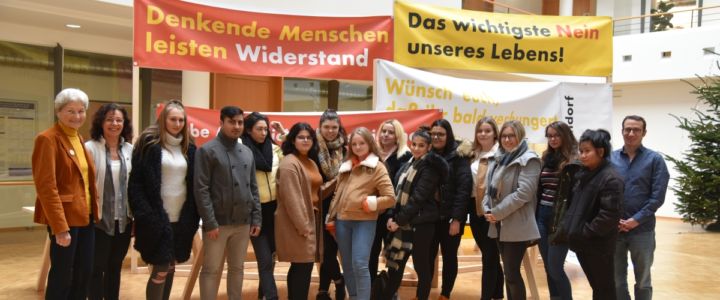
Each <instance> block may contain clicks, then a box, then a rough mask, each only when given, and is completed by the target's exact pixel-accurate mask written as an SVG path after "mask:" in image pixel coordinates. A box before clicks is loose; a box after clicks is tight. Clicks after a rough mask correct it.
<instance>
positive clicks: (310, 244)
mask: <svg viewBox="0 0 720 300" xmlns="http://www.w3.org/2000/svg"><path fill="white" fill-rule="evenodd" d="M282 150H283V155H285V158H283V160H282V161H280V167H279V168H278V171H277V181H276V182H277V194H278V195H277V203H278V206H277V210H276V212H275V244H276V245H275V246H276V251H277V255H278V260H279V261H285V262H290V270H288V275H287V285H288V299H292V300H297V299H307V296H308V289H309V288H310V274H311V273H312V268H313V263H314V262H320V260H321V257H322V227H321V225H322V221H321V215H322V214H321V212H320V209H321V207H322V206H321V204H320V199H322V198H321V189H322V185H323V180H322V176H321V175H320V170H319V168H318V166H317V164H315V162H314V161H313V160H312V159H311V157H313V155H317V138H316V136H315V131H314V130H313V129H312V127H310V124H308V123H297V124H295V125H293V127H292V128H290V133H288V134H287V137H286V138H285V141H284V142H283V144H282Z"/></svg>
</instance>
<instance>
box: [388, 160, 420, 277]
mask: <svg viewBox="0 0 720 300" xmlns="http://www.w3.org/2000/svg"><path fill="white" fill-rule="evenodd" d="M426 156H427V154H425V155H423V157H421V158H420V159H418V160H416V161H411V162H410V163H408V164H407V167H406V169H405V170H402V173H401V174H400V178H399V179H398V186H397V188H396V189H395V195H397V197H396V198H397V199H398V205H399V206H400V209H402V207H404V206H405V205H407V203H408V200H409V199H410V192H411V188H412V185H413V184H412V183H413V180H414V179H415V175H416V174H417V166H418V164H419V163H420V162H421V161H423V159H425V157H426ZM390 235H391V240H390V243H389V244H388V245H387V246H385V253H384V255H385V260H386V261H385V265H386V266H387V267H388V268H392V269H395V270H397V269H399V268H400V264H401V263H402V262H403V261H404V260H405V258H406V257H408V255H410V253H411V252H412V246H413V230H412V228H411V227H410V225H405V226H401V227H400V228H399V229H398V230H396V231H395V232H393V233H391V234H390Z"/></svg>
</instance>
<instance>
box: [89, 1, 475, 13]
mask: <svg viewBox="0 0 720 300" xmlns="http://www.w3.org/2000/svg"><path fill="white" fill-rule="evenodd" d="M100 1H103V2H109V3H115V4H120V5H125V6H132V3H133V1H132V0H100ZM187 1H188V2H194V3H199V4H203V5H211V6H217V7H225V8H231V9H239V10H246V11H256V12H267V13H279V14H292V15H306V16H329V15H333V16H389V15H392V12H393V9H392V8H393V3H394V1H393V0H365V1H336V0H304V1H294V0H263V1H237V0H187ZM412 2H415V3H425V4H432V5H439V6H446V7H455V8H460V7H462V0H412Z"/></svg>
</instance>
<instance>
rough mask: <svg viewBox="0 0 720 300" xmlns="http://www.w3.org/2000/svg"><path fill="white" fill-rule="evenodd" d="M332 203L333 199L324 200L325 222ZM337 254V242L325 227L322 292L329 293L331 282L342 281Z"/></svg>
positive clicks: (320, 288)
mask: <svg viewBox="0 0 720 300" xmlns="http://www.w3.org/2000/svg"><path fill="white" fill-rule="evenodd" d="M331 201H332V197H328V198H327V199H325V200H323V217H322V219H323V220H325V218H326V217H327V212H328V210H330V202H331ZM337 253H338V245H337V242H336V241H335V239H334V238H333V237H332V235H330V232H328V231H327V230H325V226H323V261H322V263H321V264H320V284H319V285H318V290H320V291H327V290H328V289H329V288H330V281H332V280H338V279H342V273H341V272H340V263H338V258H337Z"/></svg>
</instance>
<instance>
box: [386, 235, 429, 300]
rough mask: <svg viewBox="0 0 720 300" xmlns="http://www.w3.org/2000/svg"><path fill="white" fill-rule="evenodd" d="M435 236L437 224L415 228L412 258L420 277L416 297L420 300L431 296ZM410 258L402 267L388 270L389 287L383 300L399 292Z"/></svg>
mask: <svg viewBox="0 0 720 300" xmlns="http://www.w3.org/2000/svg"><path fill="white" fill-rule="evenodd" d="M434 236H435V224H434V223H426V224H416V225H414V226H413V249H412V258H413V265H414V267H415V272H417V276H418V285H417V290H416V292H415V296H416V297H417V298H418V299H420V300H426V299H428V297H429V296H430V288H431V287H430V285H431V284H432V276H433V275H432V273H433V266H434V264H435V259H434V257H433V256H432V253H431V252H432V251H431V250H430V249H431V246H432V243H433V239H434V238H433V237H434ZM408 258H409V257H405V259H404V260H403V261H402V263H401V264H400V267H399V268H398V269H397V270H395V269H389V270H388V278H389V281H388V285H387V286H386V288H385V290H384V292H383V298H382V299H383V300H390V299H392V297H393V296H394V295H395V292H397V290H398V288H399V287H400V283H401V282H402V277H403V273H404V271H405V264H406V263H407V261H408Z"/></svg>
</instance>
